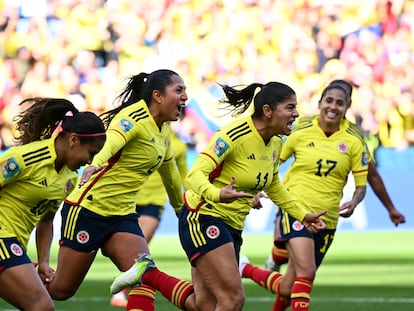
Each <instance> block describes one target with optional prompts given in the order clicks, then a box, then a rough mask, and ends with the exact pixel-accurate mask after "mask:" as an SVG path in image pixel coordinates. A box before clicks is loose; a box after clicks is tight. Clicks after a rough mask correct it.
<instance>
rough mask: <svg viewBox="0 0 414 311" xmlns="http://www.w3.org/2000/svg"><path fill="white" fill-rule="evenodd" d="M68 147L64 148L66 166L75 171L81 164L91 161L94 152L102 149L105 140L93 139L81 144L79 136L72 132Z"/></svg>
mask: <svg viewBox="0 0 414 311" xmlns="http://www.w3.org/2000/svg"><path fill="white" fill-rule="evenodd" d="M72 135H73V137H71V141H70V144H69V147H68V148H67V149H66V155H65V158H66V166H67V167H69V169H70V170H72V171H76V170H77V169H79V168H80V167H81V166H84V165H85V164H90V163H91V162H92V159H93V157H94V156H95V154H97V153H98V152H99V150H101V149H102V147H103V145H104V142H105V140H104V139H94V140H92V141H91V142H88V143H84V144H81V143H80V141H79V137H76V134H72Z"/></svg>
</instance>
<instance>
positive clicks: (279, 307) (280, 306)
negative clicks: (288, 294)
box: [272, 295, 290, 311]
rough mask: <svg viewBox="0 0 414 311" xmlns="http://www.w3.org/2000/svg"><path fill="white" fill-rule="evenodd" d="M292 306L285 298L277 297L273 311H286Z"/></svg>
mask: <svg viewBox="0 0 414 311" xmlns="http://www.w3.org/2000/svg"><path fill="white" fill-rule="evenodd" d="M289 305H290V301H289V300H287V299H285V298H283V297H282V296H280V295H277V296H276V299H275V302H274V303H273V307H272V311H285V310H286V309H287V308H288V307H289Z"/></svg>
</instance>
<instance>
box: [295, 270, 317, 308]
mask: <svg viewBox="0 0 414 311" xmlns="http://www.w3.org/2000/svg"><path fill="white" fill-rule="evenodd" d="M312 283H313V280H311V279H308V278H304V277H299V276H298V277H296V278H295V282H294V283H293V286H292V293H291V296H290V298H291V300H290V307H291V308H292V311H307V310H309V302H310V293H311V290H312Z"/></svg>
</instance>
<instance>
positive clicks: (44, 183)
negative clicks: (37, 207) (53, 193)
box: [39, 178, 47, 187]
mask: <svg viewBox="0 0 414 311" xmlns="http://www.w3.org/2000/svg"><path fill="white" fill-rule="evenodd" d="M39 185H43V186H45V187H47V180H46V178H44V179H43V180H42V181H41V182H39Z"/></svg>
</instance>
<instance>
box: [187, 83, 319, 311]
mask: <svg viewBox="0 0 414 311" xmlns="http://www.w3.org/2000/svg"><path fill="white" fill-rule="evenodd" d="M223 91H224V93H225V95H226V98H225V99H224V100H223V102H224V103H225V104H227V105H228V107H229V108H231V109H232V110H233V114H236V115H237V114H241V113H244V112H245V111H246V110H247V109H248V107H249V105H250V104H251V103H252V102H253V101H254V112H253V114H252V115H251V116H248V117H244V118H241V119H239V120H237V121H234V122H232V123H230V124H229V125H227V126H225V127H223V128H221V129H220V130H219V131H217V132H216V134H215V135H214V136H213V138H212V139H211V141H210V143H209V144H208V146H207V148H206V149H205V150H204V151H203V152H201V153H200V155H199V156H198V158H197V159H196V161H195V163H194V165H193V167H192V168H191V169H190V171H189V173H188V175H187V180H186V181H187V184H188V185H189V190H188V191H187V192H186V193H185V197H184V199H185V207H184V208H183V209H182V211H181V213H180V216H179V220H180V221H179V233H180V239H181V243H182V246H183V248H184V250H185V251H186V253H187V256H188V259H189V260H190V263H191V265H192V280H193V283H194V289H195V295H196V297H197V299H196V301H197V306H198V307H200V308H201V309H206V310H232V311H234V310H241V309H242V307H243V304H244V292H243V287H242V283H241V279H240V277H239V270H238V258H239V251H240V246H241V244H242V238H241V234H242V230H243V227H244V221H245V218H246V216H247V214H248V213H249V211H250V209H251V208H260V207H261V205H260V200H259V199H260V197H262V196H263V192H262V191H265V192H266V194H267V195H268V197H269V198H270V199H272V200H273V201H274V202H276V203H277V204H278V205H279V206H280V207H281V208H282V209H284V210H285V211H286V212H289V213H291V214H292V215H293V216H294V217H297V218H298V219H300V220H301V222H303V223H304V224H305V226H306V227H308V228H309V230H311V231H312V232H316V231H317V230H318V229H321V228H323V227H324V224H323V222H321V221H320V220H319V218H318V217H319V216H321V215H323V214H324V212H315V213H308V211H307V210H306V209H304V208H303V207H302V206H301V205H299V204H297V202H296V201H295V200H294V199H293V198H292V197H291V196H290V195H289V193H288V192H287V190H286V189H285V187H284V186H283V185H282V184H281V183H280V180H279V176H278V163H279V154H280V151H281V147H282V136H283V135H289V134H290V132H291V128H292V124H293V122H294V121H295V119H296V118H297V117H298V112H297V110H296V106H297V102H296V95H295V92H294V90H293V89H292V88H290V87H289V86H288V85H285V84H283V83H278V82H269V83H267V84H259V83H253V84H251V85H249V86H247V87H245V88H243V89H236V88H232V87H229V86H223ZM255 93H257V94H256V95H255Z"/></svg>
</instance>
